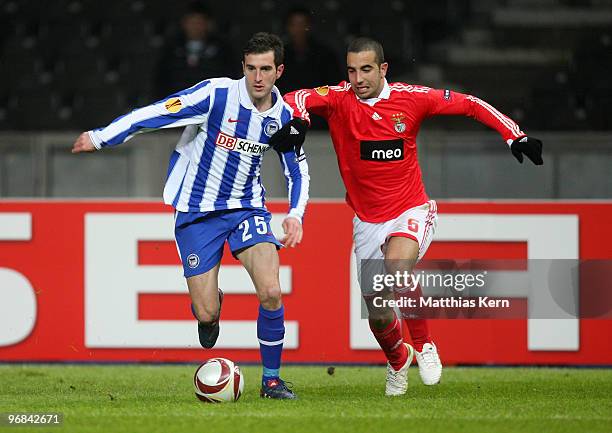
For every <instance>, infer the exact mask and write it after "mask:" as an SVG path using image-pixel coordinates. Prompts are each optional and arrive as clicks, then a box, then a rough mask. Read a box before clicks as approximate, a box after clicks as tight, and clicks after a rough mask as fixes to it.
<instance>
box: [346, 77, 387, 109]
mask: <svg viewBox="0 0 612 433" xmlns="http://www.w3.org/2000/svg"><path fill="white" fill-rule="evenodd" d="M390 95H391V88H390V87H389V83H387V79H386V78H385V84H384V85H383V89H382V90H381V91H380V95H378V97H376V98H368V99H360V98H359V96H357V94H356V93H355V97H356V98H357V99H359V102H363V103H364V104H368V105H369V106H373V105H374V104H376V103H377V102H378V101H380V100H381V99H389V96H390Z"/></svg>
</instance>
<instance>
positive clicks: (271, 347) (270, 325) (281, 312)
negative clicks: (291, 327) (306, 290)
mask: <svg viewBox="0 0 612 433" xmlns="http://www.w3.org/2000/svg"><path fill="white" fill-rule="evenodd" d="M284 316H285V309H284V308H283V307H282V306H281V307H280V308H279V309H278V310H275V311H269V310H266V309H265V308H264V307H262V306H261V305H260V306H259V316H258V317H257V339H258V340H259V352H260V353H261V363H262V364H263V376H262V382H265V381H266V380H268V379H272V378H278V377H279V370H280V364H281V354H282V352H283V338H284V337H285V317H284Z"/></svg>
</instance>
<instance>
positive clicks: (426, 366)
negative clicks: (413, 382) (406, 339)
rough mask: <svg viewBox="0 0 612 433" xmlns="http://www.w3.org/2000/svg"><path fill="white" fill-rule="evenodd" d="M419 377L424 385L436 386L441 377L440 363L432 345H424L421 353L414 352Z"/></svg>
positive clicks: (435, 349) (436, 351) (434, 346)
mask: <svg viewBox="0 0 612 433" xmlns="http://www.w3.org/2000/svg"><path fill="white" fill-rule="evenodd" d="M415 356H416V360H417V364H419V375H420V376H421V380H422V381H423V383H424V384H425V385H436V384H438V383H439V382H440V378H441V377H442V362H441V361H440V356H438V349H437V348H436V345H435V344H433V343H425V344H424V345H423V350H422V351H421V352H419V351H417V350H415Z"/></svg>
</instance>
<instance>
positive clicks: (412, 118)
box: [270, 38, 543, 395]
mask: <svg viewBox="0 0 612 433" xmlns="http://www.w3.org/2000/svg"><path fill="white" fill-rule="evenodd" d="M387 68H388V64H387V63H385V61H384V53H383V48H382V46H381V45H380V44H379V43H378V42H376V41H374V40H372V39H369V38H358V39H356V40H354V41H353V42H352V43H351V44H350V45H349V47H348V50H347V71H348V78H349V82H348V83H347V82H345V81H343V82H341V83H340V84H339V85H337V86H323V87H318V88H316V89H302V90H297V91H294V92H291V93H288V94H286V95H285V96H284V98H285V101H286V102H287V103H288V104H289V105H291V106H292V107H293V109H294V114H293V115H294V118H293V119H292V120H291V121H290V122H289V123H288V124H286V125H285V126H284V127H283V128H281V129H280V130H279V131H278V132H277V134H276V135H275V136H273V137H272V139H271V140H270V143H271V144H272V145H273V146H276V147H279V148H283V147H286V148H290V147H294V148H295V150H296V153H297V156H298V159H299V156H300V153H301V145H302V143H303V142H304V139H305V135H306V131H307V124H308V123H309V122H310V113H314V114H318V115H320V116H323V117H324V118H325V119H326V120H327V122H328V124H329V130H330V135H331V138H332V141H333V144H334V148H335V150H336V154H337V158H338V165H339V168H340V174H341V176H342V179H343V181H344V184H345V186H346V191H347V194H346V200H347V203H348V204H349V205H350V206H351V208H353V210H354V211H355V214H356V215H355V218H354V220H353V230H354V241H355V256H356V259H357V265H358V266H357V268H358V269H360V267H361V266H359V265H361V264H362V263H365V262H362V260H364V259H365V260H367V259H381V260H380V261H381V262H382V261H383V260H384V267H385V269H386V271H387V272H389V271H391V272H392V273H395V272H396V271H401V272H408V273H412V268H413V266H414V264H415V263H416V262H417V261H418V260H419V259H421V258H422V257H423V255H424V254H425V252H426V251H427V248H428V247H429V244H430V242H431V240H432V237H433V234H434V232H435V229H436V225H437V211H436V202H435V201H433V200H430V199H429V198H428V196H427V194H426V193H425V188H424V186H423V181H422V179H421V169H420V167H419V164H418V160H417V147H416V136H417V133H418V131H419V127H420V125H421V122H422V121H423V120H424V119H426V118H427V117H431V116H435V115H464V116H469V117H473V118H474V119H476V120H478V121H479V122H481V123H483V124H484V125H486V126H488V127H490V128H492V129H495V130H496V131H497V132H498V133H499V134H500V135H501V136H502V138H503V140H504V141H505V142H506V143H507V145H508V146H509V147H510V150H511V152H512V154H513V155H514V156H515V157H516V158H517V159H518V160H519V162H522V161H523V155H526V156H527V157H528V158H529V159H530V160H531V161H532V162H534V163H535V164H537V165H540V164H542V163H543V161H542V142H541V141H539V140H537V139H534V138H531V137H527V136H526V135H525V133H523V132H522V131H521V130H520V128H519V127H518V125H517V124H516V123H515V122H514V121H512V120H511V119H510V118H508V117H507V116H505V115H504V114H502V113H500V112H499V111H497V110H496V109H495V108H493V107H492V106H491V105H489V104H487V103H486V102H484V101H482V100H480V99H478V98H476V97H474V96H470V95H465V94H461V93H457V92H453V91H450V90H436V89H431V88H429V87H424V86H417V85H410V84H404V83H388V82H387V80H386V79H385V75H386V73H387ZM362 272H363V270H362ZM360 285H361V289H362V294H363V297H364V300H365V302H366V306H367V307H368V313H369V314H368V320H369V323H370V329H371V330H372V333H373V334H374V336H375V337H376V340H377V341H378V343H379V344H380V346H381V348H382V350H383V351H384V353H385V355H386V357H387V359H388V361H389V362H388V366H387V383H386V394H387V395H401V394H404V393H405V392H406V389H407V373H408V366H409V365H410V363H411V362H412V357H413V354H414V355H416V358H417V363H418V365H419V373H420V376H421V379H422V380H423V383H425V384H426V385H435V384H437V383H438V382H439V381H440V378H441V375H442V364H441V362H440V358H439V356H438V350H437V348H436V345H435V344H434V342H433V341H432V338H431V336H430V333H429V328H428V324H427V320H425V319H424V318H414V317H411V316H410V315H404V314H403V316H404V319H405V320H406V323H407V325H408V329H409V331H410V335H411V339H412V343H413V345H414V350H413V347H411V346H410V345H408V344H406V343H404V342H403V338H402V335H401V324H400V321H399V320H398V318H397V316H396V314H395V312H394V310H393V309H392V308H390V307H386V308H381V307H377V306H375V305H373V304H374V303H373V301H372V300H373V299H374V298H375V297H376V295H378V296H380V293H378V292H375V291H373V290H372V288H371V287H368V286H369V284H364V282H363V281H360ZM392 291H393V292H395V295H397V293H398V292H403V293H407V292H411V293H412V294H411V295H410V296H414V297H418V296H420V287H419V286H418V285H416V286H415V285H412V287H410V286H408V287H406V286H404V287H401V286H400V285H398V286H395V287H393V289H392ZM385 296H387V297H389V296H391V297H392V296H393V295H389V294H388V293H387V294H385Z"/></svg>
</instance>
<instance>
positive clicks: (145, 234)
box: [0, 201, 612, 365]
mask: <svg viewBox="0 0 612 433" xmlns="http://www.w3.org/2000/svg"><path fill="white" fill-rule="evenodd" d="M438 204H439V212H440V222H439V226H438V232H437V234H436V236H435V238H434V242H433V243H432V245H431V247H430V249H429V251H428V254H427V258H428V259H436V258H440V259H442V258H445V259H446V258H459V259H460V258H485V259H486V258H491V259H527V258H530V259H532V258H553V259H554V258H564V259H565V258H569V259H582V260H584V259H612V246H611V244H612V242H611V241H612V224H610V223H609V221H610V220H612V203H611V202H444V201H442V202H439V203H438ZM268 207H269V209H270V210H271V211H272V212H273V213H275V212H276V213H279V214H282V213H283V212H284V211H285V210H286V204H283V203H280V202H278V203H276V202H274V203H269V205H268ZM352 217H353V215H352V212H351V211H350V209H349V208H348V207H347V206H346V205H345V204H343V203H341V202H317V201H314V202H312V203H310V204H309V208H308V212H307V216H306V220H305V222H304V231H305V236H304V240H303V242H302V244H301V245H300V246H299V247H298V248H296V249H287V250H282V251H281V252H280V260H281V281H282V283H283V285H284V286H285V287H283V289H284V291H285V293H284V295H283V300H284V304H285V311H286V320H287V338H286V343H285V348H286V350H285V352H284V355H283V359H284V361H286V362H306V363H336V362H343V363H353V362H354V363H364V362H365V363H370V362H372V363H379V362H383V361H384V359H383V354H382V353H381V352H380V350H377V349H376V346H375V342H373V340H372V338H371V336H370V335H369V331H368V328H367V322H366V321H364V320H363V319H361V317H360V315H359V314H358V312H359V306H360V300H359V290H358V288H357V287H356V286H355V276H354V270H353V269H352V266H351V260H352V258H351V247H352V224H351V220H352ZM172 233H173V227H172V211H171V209H170V208H168V207H167V206H165V205H162V204H158V203H155V202H141V201H121V202H118V201H4V202H0V361H148V362H165V361H198V360H202V359H205V358H209V357H212V356H225V357H229V358H232V359H235V360H237V361H253V362H256V361H258V360H259V351H258V349H257V339H256V335H255V331H254V329H255V327H254V324H255V320H256V317H257V306H258V303H257V298H256V296H255V295H254V292H253V290H252V288H250V287H248V280H247V279H245V275H244V273H243V271H242V269H241V268H240V266H239V263H238V262H237V261H236V260H235V259H234V258H233V257H232V256H231V254H229V252H228V251H226V252H225V254H224V257H223V260H222V265H223V268H224V269H225V270H224V271H222V275H221V281H220V285H221V286H222V288H223V289H224V290H225V292H226V300H225V302H224V306H223V312H222V317H221V319H222V322H221V326H222V334H221V337H220V340H219V345H218V346H217V348H215V349H214V350H210V351H204V350H203V349H201V348H200V347H199V346H198V344H197V333H196V326H195V321H194V320H193V318H192V316H191V312H190V308H189V297H188V295H187V292H186V288H185V284H184V280H183V279H182V278H181V268H180V266H179V261H178V255H177V252H176V247H175V245H174V241H173V238H172ZM430 328H431V332H432V335H433V337H434V340H435V342H436V344H437V345H438V347H439V349H440V353H441V357H442V359H443V362H445V364H447V365H450V364H546V365H552V364H575V365H612V348H611V347H610V345H609V344H608V342H609V341H610V340H611V338H612V321H611V320H600V319H584V318H583V319H575V320H574V319H571V320H561V319H559V320H555V319H550V320H545V321H528V320H526V319H511V320H510V319H506V320H492V319H488V320H485V319H453V320H451V319H444V320H442V319H438V320H431V321H430Z"/></svg>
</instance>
